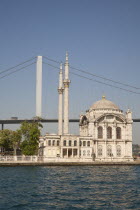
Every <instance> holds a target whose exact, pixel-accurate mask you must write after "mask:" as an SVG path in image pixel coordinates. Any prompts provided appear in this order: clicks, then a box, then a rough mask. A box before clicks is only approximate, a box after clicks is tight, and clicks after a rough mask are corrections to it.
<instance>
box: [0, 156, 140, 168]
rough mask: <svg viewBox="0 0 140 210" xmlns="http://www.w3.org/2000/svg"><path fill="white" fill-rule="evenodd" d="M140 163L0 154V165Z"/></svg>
mask: <svg viewBox="0 0 140 210" xmlns="http://www.w3.org/2000/svg"><path fill="white" fill-rule="evenodd" d="M134 165H140V160H135V161H130V162H129V161H125V162H113V161H112V162H101V161H86V162H82V161H81V162H80V161H78V159H75V161H73V160H72V161H70V160H69V161H68V162H64V161H62V159H59V158H58V160H56V159H55V160H54V159H48V160H44V158H43V157H40V156H0V167H2V166H11V167H14V166H134Z"/></svg>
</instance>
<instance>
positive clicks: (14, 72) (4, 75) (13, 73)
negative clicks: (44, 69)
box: [0, 62, 36, 79]
mask: <svg viewBox="0 0 140 210" xmlns="http://www.w3.org/2000/svg"><path fill="white" fill-rule="evenodd" d="M34 63H36V62H33V63H31V64H29V65H27V66H24V67H22V68H20V69H17V70H14V71H12V72H10V73H8V74H6V75H4V76H1V77H0V79H2V78H4V77H7V76H9V75H11V74H14V73H15V72H18V71H21V70H22V69H25V68H26V67H29V66H31V65H33V64H34Z"/></svg>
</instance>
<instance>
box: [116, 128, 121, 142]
mask: <svg viewBox="0 0 140 210" xmlns="http://www.w3.org/2000/svg"><path fill="white" fill-rule="evenodd" d="M116 138H117V139H121V128H120V127H117V128H116Z"/></svg>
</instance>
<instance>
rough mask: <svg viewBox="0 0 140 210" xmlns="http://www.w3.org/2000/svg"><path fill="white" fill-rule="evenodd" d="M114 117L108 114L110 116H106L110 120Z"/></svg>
mask: <svg viewBox="0 0 140 210" xmlns="http://www.w3.org/2000/svg"><path fill="white" fill-rule="evenodd" d="M113 118H114V116H113V115H108V116H106V119H108V120H110V119H113Z"/></svg>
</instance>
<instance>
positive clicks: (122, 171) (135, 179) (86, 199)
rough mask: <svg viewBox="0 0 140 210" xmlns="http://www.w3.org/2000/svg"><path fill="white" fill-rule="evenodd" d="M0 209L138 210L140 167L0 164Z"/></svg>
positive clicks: (139, 202)
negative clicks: (2, 165) (16, 165)
mask: <svg viewBox="0 0 140 210" xmlns="http://www.w3.org/2000/svg"><path fill="white" fill-rule="evenodd" d="M2 209H4V210H5V209H6V210H7V209H10V210H18V209H20V210H22V209H23V210H24V209H25V210H30V209H36V210H40V209H41V210H49V209H53V210H54V209H74V210H75V209H101V210H104V209H111V210H113V209H140V166H86V167H85V166H73V167H59V166H58V167H37V166H28V167H0V210H2Z"/></svg>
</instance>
